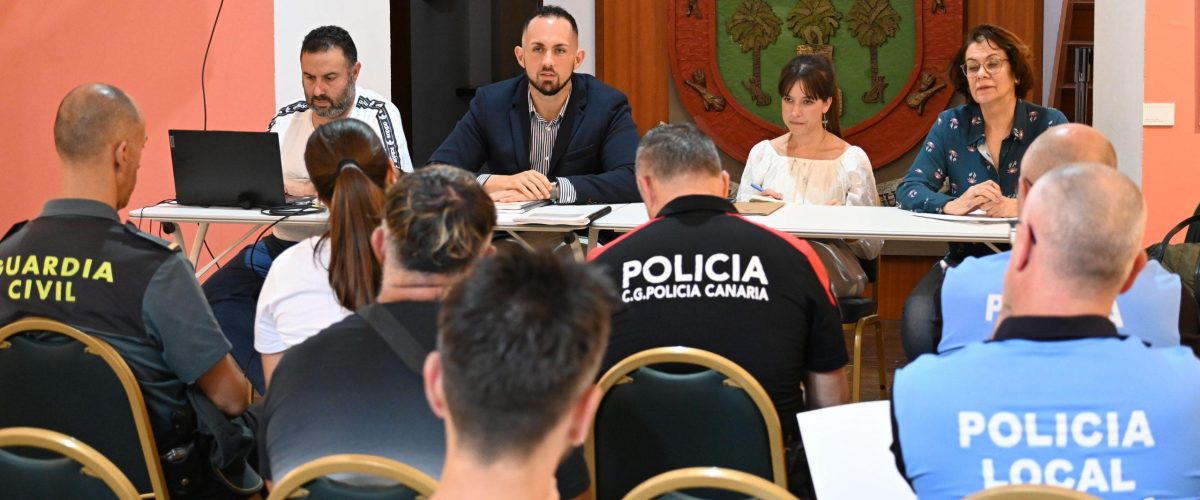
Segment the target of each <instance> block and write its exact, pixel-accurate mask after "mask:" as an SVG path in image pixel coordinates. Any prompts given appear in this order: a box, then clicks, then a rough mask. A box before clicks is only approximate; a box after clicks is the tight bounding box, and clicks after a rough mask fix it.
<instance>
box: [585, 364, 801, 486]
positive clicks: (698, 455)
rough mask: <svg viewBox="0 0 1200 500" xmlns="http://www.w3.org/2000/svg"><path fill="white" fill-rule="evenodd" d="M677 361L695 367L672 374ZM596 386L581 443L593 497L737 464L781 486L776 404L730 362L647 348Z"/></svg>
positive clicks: (783, 477)
mask: <svg viewBox="0 0 1200 500" xmlns="http://www.w3.org/2000/svg"><path fill="white" fill-rule="evenodd" d="M664 364H665V365H666V366H659V367H657V368H652V367H651V366H650V365H664ZM681 365H692V366H690V367H686V368H687V369H688V372H687V373H676V372H678V371H679V370H678V368H679V367H680V366H681ZM666 369H671V372H668V371H665V370H666ZM698 369H699V371H697V370H698ZM599 386H600V391H601V393H602V396H601V400H600V406H599V408H598V409H597V411H596V420H595V423H593V425H592V429H591V431H590V432H589V434H588V439H587V442H586V444H585V448H584V451H585V454H586V458H587V462H588V472H590V473H591V477H592V486H591V492H592V497H593V498H595V499H597V500H608V499H619V498H621V497H623V496H624V495H625V494H626V493H628V492H629V491H630V490H632V489H633V488H634V487H636V486H637V485H638V484H641V483H642V482H643V481H645V480H647V479H649V478H651V477H653V476H655V475H656V474H660V473H663V472H667V471H671V470H675V469H682V468H686V467H698V466H699V467H724V468H729V469H735V470H739V471H743V472H747V473H750V474H754V475H757V476H759V477H763V478H766V479H768V480H771V481H773V482H774V483H775V484H777V485H779V486H781V487H785V488H786V486H787V476H786V472H785V467H784V455H783V433H782V431H781V429H780V423H779V417H778V416H777V415H776V413H775V406H774V405H773V404H772V403H771V399H770V398H769V397H768V396H767V392H766V391H765V390H763V388H762V386H761V385H759V383H758V381H756V380H755V379H754V377H752V376H751V375H750V374H749V373H747V372H746V370H744V369H742V368H741V367H739V366H738V365H736V364H735V363H733V362H732V361H729V360H728V359H725V358H723V357H721V356H718V355H716V354H713V353H711V352H708V351H704V350H701V349H692V348H687V347H660V348H656V349H649V350H646V351H642V352H640V353H637V354H634V355H632V356H629V357H628V358H625V359H624V360H622V361H621V362H619V363H617V364H616V365H615V366H613V367H612V368H611V369H610V370H608V373H605V374H604V376H603V377H602V378H601V379H600V382H599Z"/></svg>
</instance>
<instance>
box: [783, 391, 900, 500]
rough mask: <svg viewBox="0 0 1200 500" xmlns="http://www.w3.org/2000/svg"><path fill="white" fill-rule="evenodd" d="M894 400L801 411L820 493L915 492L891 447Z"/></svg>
mask: <svg viewBox="0 0 1200 500" xmlns="http://www.w3.org/2000/svg"><path fill="white" fill-rule="evenodd" d="M890 404H891V403H889V402H888V401H871V402H867V403H855V404H850V405H841V406H833V407H829V408H823V409H820V410H812V411H806V412H802V413H799V414H797V415H796V421H798V422H799V423H800V435H801V436H802V437H803V439H804V451H805V453H806V454H807V455H808V466H809V469H810V470H811V471H812V478H813V488H814V489H816V493H817V497H818V498H820V499H821V500H831V499H832V500H840V499H858V498H889V499H895V500H908V499H915V498H916V495H914V494H913V492H912V489H911V488H909V487H908V483H907V482H905V481H904V478H902V477H900V472H899V471H898V470H896V460H895V458H894V457H893V456H892V452H891V449H890V447H891V445H892V423H891V417H890V416H889V411H890V408H891V406H890ZM864 478H869V480H867V481H864V480H863V479H864Z"/></svg>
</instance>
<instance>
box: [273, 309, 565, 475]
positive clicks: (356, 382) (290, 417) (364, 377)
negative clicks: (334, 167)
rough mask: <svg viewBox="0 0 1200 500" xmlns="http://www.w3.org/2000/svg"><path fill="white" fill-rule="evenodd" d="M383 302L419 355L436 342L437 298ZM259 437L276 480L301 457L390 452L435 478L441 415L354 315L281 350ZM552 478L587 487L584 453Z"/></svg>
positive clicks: (442, 440) (441, 450)
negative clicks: (403, 329) (282, 352)
mask: <svg viewBox="0 0 1200 500" xmlns="http://www.w3.org/2000/svg"><path fill="white" fill-rule="evenodd" d="M382 307H383V308H384V309H385V311H386V312H387V313H390V314H391V315H392V316H393V317H394V318H395V320H396V321H398V322H399V323H401V324H403V325H404V327H405V328H406V329H407V330H408V331H409V333H410V334H411V335H412V337H413V340H415V341H416V343H417V344H419V345H420V348H421V349H422V350H423V352H422V353H421V359H424V357H425V356H426V355H428V353H430V352H432V351H433V350H434V349H435V346H436V345H437V316H438V311H439V309H440V303H438V302H390V303H384V304H382ZM258 436H259V440H258V443H259V452H258V457H259V470H260V471H261V473H262V475H263V477H265V478H272V477H273V478H274V479H275V480H276V481H278V480H279V479H281V478H283V476H285V475H286V474H287V473H288V472H289V471H291V470H293V469H295V468H296V467H298V466H300V465H301V464H304V463H305V462H308V461H310V460H314V459H317V458H320V457H323V456H326V455H332V454H337V453H365V454H370V455H379V456H383V457H388V458H393V459H395V460H399V461H401V462H404V463H407V464H409V465H411V466H413V467H415V468H417V469H418V470H420V471H421V472H424V473H425V474H427V475H429V476H430V477H432V478H435V479H436V478H438V477H440V476H441V473H442V464H443V462H444V461H445V455H446V431H445V424H444V422H443V421H442V420H441V419H439V418H438V417H437V416H436V415H434V414H433V411H432V410H430V409H429V404H428V403H427V402H426V400H425V383H424V378H423V377H422V376H421V374H420V373H416V372H414V371H413V370H410V369H409V368H408V366H407V365H405V364H404V362H403V361H402V360H401V358H400V355H399V354H397V353H396V352H395V351H393V350H392V348H391V347H390V346H389V342H388V341H387V340H385V339H384V338H383V337H382V336H381V335H380V334H379V333H377V332H376V331H375V329H374V328H372V327H371V326H370V325H368V324H367V322H366V320H364V319H363V317H362V316H360V315H358V314H351V315H350V316H347V317H346V318H345V319H343V320H341V321H339V322H337V323H334V324H333V325H330V326H329V327H328V328H326V329H325V330H322V331H321V332H320V333H318V334H317V335H315V336H313V337H311V338H309V339H308V340H305V341H304V343H302V344H299V345H297V346H295V347H292V348H291V349H288V351H287V356H284V357H283V359H282V360H281V361H280V362H279V367H278V368H277V369H276V370H275V373H274V375H272V377H271V387H270V390H269V392H268V393H267V401H266V405H265V407H264V409H263V412H262V414H261V415H260V417H259V432H258ZM556 477H557V479H558V491H559V495H560V496H561V497H562V498H574V497H577V496H579V495H581V494H583V493H584V492H586V491H587V488H588V485H589V482H588V473H587V465H586V463H585V462H584V461H583V454H582V453H581V452H579V451H578V450H576V451H574V452H573V453H571V454H570V455H569V456H568V457H567V459H566V460H565V461H564V462H563V464H562V465H561V466H560V467H559V469H558V473H557V474H556ZM345 480H347V481H349V482H364V481H365V482H367V484H371V483H369V480H366V479H363V478H345Z"/></svg>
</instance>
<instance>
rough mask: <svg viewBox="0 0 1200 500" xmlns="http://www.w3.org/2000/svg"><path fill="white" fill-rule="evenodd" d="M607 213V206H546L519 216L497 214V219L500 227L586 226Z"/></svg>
mask: <svg viewBox="0 0 1200 500" xmlns="http://www.w3.org/2000/svg"><path fill="white" fill-rule="evenodd" d="M609 212H612V207H610V206H608V205H547V206H542V207H537V208H534V209H531V210H529V211H527V212H525V213H520V214H499V217H498V218H499V222H500V224H502V225H504V224H545V225H551V226H586V225H588V224H590V223H591V222H592V221H594V220H596V219H597V218H599V217H600V216H602V215H604V214H607V213H609Z"/></svg>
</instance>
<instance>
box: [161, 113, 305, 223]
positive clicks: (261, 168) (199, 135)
mask: <svg viewBox="0 0 1200 500" xmlns="http://www.w3.org/2000/svg"><path fill="white" fill-rule="evenodd" d="M167 136H168V139H169V143H170V146H171V165H172V167H173V169H174V172H175V200H176V201H177V202H178V203H179V204H180V205H194V206H201V207H242V208H252V207H253V208H269V207H278V206H283V205H286V204H288V203H289V200H288V198H291V197H285V196H284V194H283V165H282V163H281V160H280V156H279V134H276V133H275V132H228V131H217V130H168V131H167ZM307 199H309V198H297V199H295V200H291V203H295V202H297V201H304V200H307Z"/></svg>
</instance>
